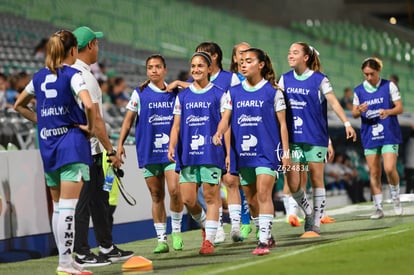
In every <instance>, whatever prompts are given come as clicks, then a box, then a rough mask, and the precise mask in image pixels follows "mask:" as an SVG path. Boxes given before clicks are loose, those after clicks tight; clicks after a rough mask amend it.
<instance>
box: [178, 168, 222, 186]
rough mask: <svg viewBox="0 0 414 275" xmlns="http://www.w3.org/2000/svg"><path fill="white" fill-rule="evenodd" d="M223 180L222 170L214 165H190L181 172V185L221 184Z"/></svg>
mask: <svg viewBox="0 0 414 275" xmlns="http://www.w3.org/2000/svg"><path fill="white" fill-rule="evenodd" d="M220 179H221V169H220V168H218V167H217V166H213V165H190V166H186V167H184V168H183V169H182V170H181V171H180V183H183V182H195V183H197V184H201V183H203V182H205V183H210V184H219V183H220Z"/></svg>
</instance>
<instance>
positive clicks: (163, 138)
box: [154, 133, 170, 149]
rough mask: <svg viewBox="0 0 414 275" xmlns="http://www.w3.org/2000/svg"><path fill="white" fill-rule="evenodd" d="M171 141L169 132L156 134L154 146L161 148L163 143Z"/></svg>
mask: <svg viewBox="0 0 414 275" xmlns="http://www.w3.org/2000/svg"><path fill="white" fill-rule="evenodd" d="M169 141H170V137H169V136H168V135H167V134H165V133H161V134H155V141H154V146H155V148H157V149H160V148H162V146H163V145H165V144H168V142H169Z"/></svg>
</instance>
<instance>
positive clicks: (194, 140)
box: [190, 135, 205, 150]
mask: <svg viewBox="0 0 414 275" xmlns="http://www.w3.org/2000/svg"><path fill="white" fill-rule="evenodd" d="M204 142H205V139H204V137H203V136H202V135H193V136H192V137H191V144H190V146H191V150H198V148H199V147H200V146H203V145H204Z"/></svg>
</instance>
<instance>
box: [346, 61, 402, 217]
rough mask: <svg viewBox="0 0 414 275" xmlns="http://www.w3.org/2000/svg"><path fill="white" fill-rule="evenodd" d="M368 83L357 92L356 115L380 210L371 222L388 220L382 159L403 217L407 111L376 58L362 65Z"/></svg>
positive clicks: (374, 200) (375, 200) (375, 204)
mask: <svg viewBox="0 0 414 275" xmlns="http://www.w3.org/2000/svg"><path fill="white" fill-rule="evenodd" d="M361 70H362V73H363V75H364V77H365V81H364V82H362V83H361V84H360V85H358V86H357V87H356V88H355V89H354V91H355V93H354V101H353V104H354V107H353V109H352V115H353V116H354V117H355V118H357V117H360V118H361V140H362V145H363V147H364V154H365V159H366V161H367V164H368V168H369V175H370V185H371V192H372V194H373V203H374V206H375V208H376V211H375V213H374V214H373V215H372V216H371V219H381V218H383V217H384V212H383V210H382V186H381V156H382V160H383V165H384V172H385V174H386V176H387V180H388V184H389V188H390V192H391V198H392V201H393V203H394V210H395V214H397V215H402V213H403V209H402V207H401V203H400V177H399V175H398V171H397V157H398V145H399V144H400V143H401V142H402V136H401V129H400V125H399V123H398V119H397V115H399V114H401V113H402V112H403V105H402V102H401V96H400V92H399V90H398V87H397V86H396V85H395V84H394V83H392V82H391V81H388V80H385V79H381V77H380V73H381V70H382V61H381V60H380V59H378V58H375V57H370V58H367V59H365V60H364V62H363V63H362V66H361Z"/></svg>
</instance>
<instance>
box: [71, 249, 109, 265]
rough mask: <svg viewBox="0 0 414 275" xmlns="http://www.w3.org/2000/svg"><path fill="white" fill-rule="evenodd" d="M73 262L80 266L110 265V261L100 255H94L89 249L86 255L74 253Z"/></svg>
mask: <svg viewBox="0 0 414 275" xmlns="http://www.w3.org/2000/svg"><path fill="white" fill-rule="evenodd" d="M75 263H76V264H77V265H79V266H81V267H98V266H105V265H110V264H111V261H109V260H108V259H107V258H105V257H103V256H101V255H95V254H94V253H93V252H92V251H89V252H88V253H87V254H86V255H80V254H78V255H76V257H75Z"/></svg>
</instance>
